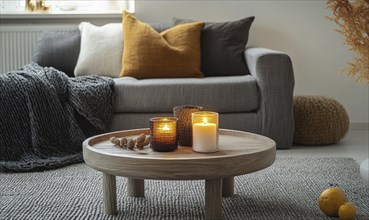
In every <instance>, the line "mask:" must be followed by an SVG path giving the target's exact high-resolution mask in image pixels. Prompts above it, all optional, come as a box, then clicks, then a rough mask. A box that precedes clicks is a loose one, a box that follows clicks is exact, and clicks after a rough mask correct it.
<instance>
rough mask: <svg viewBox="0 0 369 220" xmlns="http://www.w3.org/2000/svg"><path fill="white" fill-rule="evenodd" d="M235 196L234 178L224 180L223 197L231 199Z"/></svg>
mask: <svg viewBox="0 0 369 220" xmlns="http://www.w3.org/2000/svg"><path fill="white" fill-rule="evenodd" d="M233 194H234V177H233V176H231V177H227V178H223V183H222V196H223V197H229V196H233Z"/></svg>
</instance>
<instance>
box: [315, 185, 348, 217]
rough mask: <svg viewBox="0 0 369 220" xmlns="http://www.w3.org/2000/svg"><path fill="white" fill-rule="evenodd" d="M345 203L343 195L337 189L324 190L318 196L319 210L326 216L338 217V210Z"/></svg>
mask: <svg viewBox="0 0 369 220" xmlns="http://www.w3.org/2000/svg"><path fill="white" fill-rule="evenodd" d="M346 202H347V198H346V195H345V193H344V192H343V191H342V190H341V189H340V188H337V187H334V188H329V189H326V190H324V191H323V192H322V193H321V194H320V196H319V208H320V210H322V212H324V213H325V214H326V215H328V216H338V209H339V207H340V206H341V205H343V204H345V203H346Z"/></svg>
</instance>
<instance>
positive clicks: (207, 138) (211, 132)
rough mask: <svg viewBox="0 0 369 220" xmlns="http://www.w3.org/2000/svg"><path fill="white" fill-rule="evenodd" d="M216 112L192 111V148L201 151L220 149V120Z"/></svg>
mask: <svg viewBox="0 0 369 220" xmlns="http://www.w3.org/2000/svg"><path fill="white" fill-rule="evenodd" d="M218 118H219V116H218V113H216V112H205V111H204V112H194V113H192V150H193V151H195V152H199V153H213V152H216V151H218V142H219V134H218V128H219V122H218V120H219V119H218Z"/></svg>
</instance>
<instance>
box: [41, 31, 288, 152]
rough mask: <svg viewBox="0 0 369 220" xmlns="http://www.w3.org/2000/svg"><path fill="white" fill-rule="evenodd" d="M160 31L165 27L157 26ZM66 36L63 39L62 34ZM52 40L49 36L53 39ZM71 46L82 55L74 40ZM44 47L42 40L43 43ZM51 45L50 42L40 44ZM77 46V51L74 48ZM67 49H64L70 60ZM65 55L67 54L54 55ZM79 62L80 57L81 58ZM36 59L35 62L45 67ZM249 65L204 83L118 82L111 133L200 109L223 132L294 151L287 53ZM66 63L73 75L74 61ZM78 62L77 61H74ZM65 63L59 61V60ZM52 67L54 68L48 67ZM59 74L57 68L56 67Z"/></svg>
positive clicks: (256, 52) (265, 52) (251, 52)
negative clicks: (215, 117)
mask: <svg viewBox="0 0 369 220" xmlns="http://www.w3.org/2000/svg"><path fill="white" fill-rule="evenodd" d="M159 26H160V27H161V29H163V28H166V27H167V25H164V26H163V25H159ZM64 34H65V33H64ZM49 37H50V36H49ZM63 39H67V41H70V40H71V39H72V40H73V42H72V43H71V42H69V43H68V46H69V47H70V48H71V49H68V50H72V49H73V50H76V48H77V50H78V47H77V46H78V45H77V44H76V39H77V41H78V39H79V38H78V36H75V33H74V34H73V38H65V37H63ZM41 41H42V39H41ZM39 45H50V42H39ZM76 45H77V46H76ZM66 48H68V47H61V49H60V50H64V53H65V54H69V58H71V57H72V58H73V57H75V55H74V56H71V55H70V54H71V53H70V51H65V50H66ZM53 52H55V53H57V54H59V55H60V54H63V51H55V48H54V51H53ZM77 57H78V56H77ZM46 58H50V55H47V56H44V58H42V56H41V57H40V56H39V55H37V53H36V58H34V61H36V62H38V63H40V64H42V65H44V66H45V65H47V64H46V63H47V62H43V59H46ZM244 58H245V62H246V64H247V67H248V68H249V72H250V74H247V75H242V76H220V77H205V78H176V79H169V78H168V79H142V80H137V79H135V78H132V77H121V78H115V79H114V81H115V88H114V89H115V91H114V93H115V101H114V104H115V110H114V115H113V120H112V125H111V131H117V130H123V129H134V128H142V127H149V119H150V118H151V117H154V116H162V115H172V111H173V107H174V106H179V105H199V106H203V107H204V109H205V110H209V111H215V112H219V113H220V122H219V123H220V128H226V129H235V130H241V131H248V132H254V133H257V134H262V135H265V136H268V137H270V138H272V139H273V140H275V141H276V143H277V148H279V149H285V148H290V147H291V145H292V139H293V131H294V122H293V108H292V98H293V89H294V74H293V67H292V63H291V60H290V58H289V56H288V55H287V54H285V53H282V52H278V51H273V50H269V49H265V48H247V49H245V52H244ZM65 59H67V58H66V57H64V59H63V61H64V62H66V63H68V65H69V66H68V68H69V69H73V68H74V65H75V63H76V62H75V60H71V61H67V60H65ZM73 59H75V58H73ZM59 61H60V62H61V59H59ZM49 63H50V62H49ZM56 68H58V67H56Z"/></svg>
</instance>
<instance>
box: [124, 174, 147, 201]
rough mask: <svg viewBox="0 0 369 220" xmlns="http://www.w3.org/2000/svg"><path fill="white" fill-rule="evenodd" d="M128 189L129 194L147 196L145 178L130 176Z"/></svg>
mask: <svg viewBox="0 0 369 220" xmlns="http://www.w3.org/2000/svg"><path fill="white" fill-rule="evenodd" d="M127 190H128V196H131V197H145V180H144V179H133V178H128V180H127Z"/></svg>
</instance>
